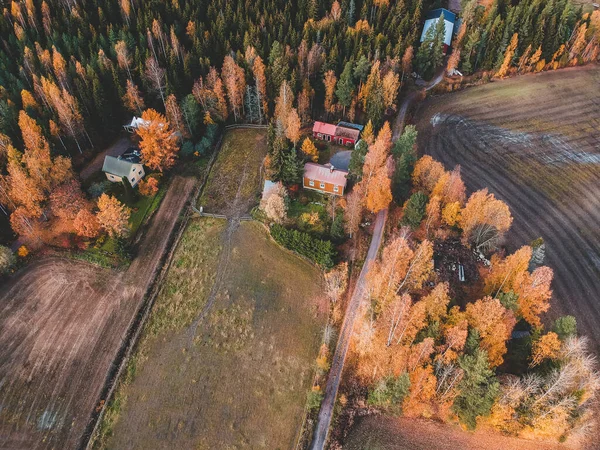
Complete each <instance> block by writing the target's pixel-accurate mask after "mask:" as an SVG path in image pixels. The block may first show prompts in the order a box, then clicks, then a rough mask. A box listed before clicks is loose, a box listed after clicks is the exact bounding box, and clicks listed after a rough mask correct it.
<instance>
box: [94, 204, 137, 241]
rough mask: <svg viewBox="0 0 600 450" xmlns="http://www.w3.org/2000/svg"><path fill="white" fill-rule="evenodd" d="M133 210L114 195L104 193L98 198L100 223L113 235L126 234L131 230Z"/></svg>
mask: <svg viewBox="0 0 600 450" xmlns="http://www.w3.org/2000/svg"><path fill="white" fill-rule="evenodd" d="M130 215H131V210H130V209H129V208H127V207H126V206H125V205H123V204H122V203H121V202H120V201H119V200H117V199H116V198H115V197H113V196H110V197H109V196H108V195H106V194H102V195H101V196H100V198H99V199H98V214H97V215H96V217H97V219H98V223H99V224H100V226H101V227H102V228H104V229H105V230H106V232H107V233H108V234H109V236H111V237H115V236H117V237H120V236H125V235H126V234H127V233H128V232H129V216H130Z"/></svg>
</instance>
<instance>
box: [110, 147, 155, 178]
mask: <svg viewBox="0 0 600 450" xmlns="http://www.w3.org/2000/svg"><path fill="white" fill-rule="evenodd" d="M140 156H141V155H140V152H139V150H137V149H134V148H130V149H128V150H127V151H126V152H125V153H123V154H122V155H121V156H119V157H116V158H115V157H114V156H106V157H105V158H104V165H103V166H102V172H104V173H105V174H106V178H108V179H109V180H110V181H112V182H114V183H119V182H122V181H123V177H127V179H128V180H129V183H130V184H131V186H133V187H135V186H136V185H137V184H138V183H139V182H140V180H141V179H142V178H144V175H145V172H144V166H143V165H142V162H141V158H140Z"/></svg>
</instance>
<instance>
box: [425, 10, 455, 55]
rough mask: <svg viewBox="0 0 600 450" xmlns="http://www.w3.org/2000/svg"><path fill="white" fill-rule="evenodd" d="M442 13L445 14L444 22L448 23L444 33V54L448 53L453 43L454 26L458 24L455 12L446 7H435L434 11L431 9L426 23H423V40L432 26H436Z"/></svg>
mask: <svg viewBox="0 0 600 450" xmlns="http://www.w3.org/2000/svg"><path fill="white" fill-rule="evenodd" d="M442 14H443V15H444V24H445V25H446V33H445V35H444V54H446V53H447V52H448V49H449V48H450V45H451V43H452V36H453V33H454V26H455V24H456V14H454V13H453V12H452V11H449V10H447V9H445V8H438V9H434V10H433V11H429V13H427V16H426V17H425V25H423V33H421V42H423V41H424V40H425V35H426V34H427V31H428V30H429V29H430V28H431V27H434V28H435V26H436V24H437V23H438V20H439V19H440V17H441V16H442Z"/></svg>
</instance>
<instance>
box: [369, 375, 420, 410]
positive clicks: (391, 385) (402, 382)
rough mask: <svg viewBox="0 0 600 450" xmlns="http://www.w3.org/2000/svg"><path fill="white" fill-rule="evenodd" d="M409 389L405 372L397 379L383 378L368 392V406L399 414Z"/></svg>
mask: <svg viewBox="0 0 600 450" xmlns="http://www.w3.org/2000/svg"><path fill="white" fill-rule="evenodd" d="M409 389H410V378H409V376H408V374H407V373H406V372H404V373H402V374H400V375H399V376H398V377H393V376H389V377H385V378H383V379H381V380H379V381H378V382H377V383H375V386H374V388H373V389H372V390H371V391H370V392H369V398H368V402H369V404H370V405H373V406H379V407H386V408H390V409H391V410H393V411H395V412H397V413H401V412H402V402H403V401H404V398H405V397H406V396H407V395H408V392H409Z"/></svg>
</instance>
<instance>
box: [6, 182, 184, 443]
mask: <svg viewBox="0 0 600 450" xmlns="http://www.w3.org/2000/svg"><path fill="white" fill-rule="evenodd" d="M195 184H196V180H195V179H193V178H182V177H176V178H175V179H174V180H173V181H172V183H171V186H170V188H169V191H168V193H167V195H166V197H165V199H164V200H163V202H162V204H161V206H160V208H159V210H158V212H157V213H156V215H155V216H154V218H153V220H152V222H151V225H150V228H149V230H148V231H147V233H146V235H145V236H144V238H143V239H142V241H141V243H140V244H139V251H138V256H137V257H136V258H135V259H134V261H133V262H132V263H131V265H130V267H129V268H128V269H127V270H126V271H124V272H119V271H112V270H107V269H101V268H99V267H97V266H93V265H90V264H87V263H84V262H76V261H71V260H66V259H61V258H48V259H45V260H43V261H40V262H38V263H35V264H33V265H32V266H30V267H27V268H25V269H24V270H23V271H21V272H20V273H19V274H18V276H17V277H16V278H15V279H13V280H11V281H10V282H9V283H8V285H6V286H2V291H1V293H0V448H3V449H4V448H6V449H28V450H29V449H72V448H77V447H78V445H79V443H80V440H81V438H82V435H83V433H84V430H85V428H86V426H87V424H88V422H89V420H90V418H91V415H92V413H93V411H94V409H95V408H96V407H97V406H98V402H99V397H100V393H101V391H102V388H103V386H104V383H105V381H106V378H107V375H108V371H109V369H110V367H111V365H112V363H113V361H114V360H115V358H116V356H117V352H118V350H119V348H120V347H121V345H122V343H123V342H122V341H123V339H124V338H125V337H126V333H127V330H128V328H129V326H130V324H131V323H132V320H133V319H134V317H135V315H136V313H137V311H138V309H139V308H140V305H141V304H142V300H143V299H144V295H145V293H146V291H147V289H148V287H149V286H150V285H151V283H152V281H153V279H154V274H155V273H156V271H157V270H158V268H159V265H160V261H161V256H162V255H163V253H164V252H165V249H166V247H167V243H168V239H169V235H170V234H171V232H172V230H173V228H174V227H175V224H176V221H177V218H178V217H179V213H180V211H181V210H182V208H183V206H184V204H185V203H186V201H187V199H188V197H189V194H190V193H191V191H192V189H193V187H194V185H195Z"/></svg>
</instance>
